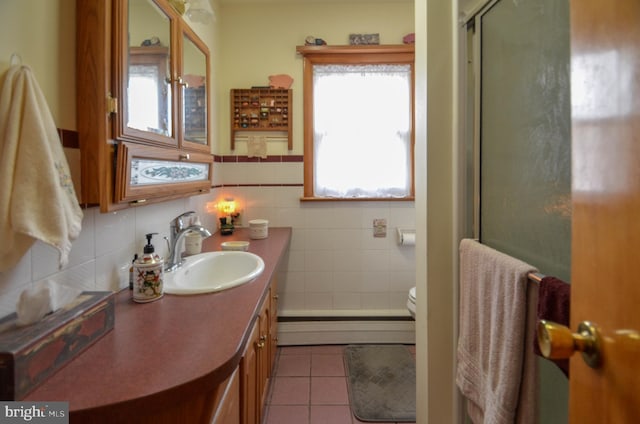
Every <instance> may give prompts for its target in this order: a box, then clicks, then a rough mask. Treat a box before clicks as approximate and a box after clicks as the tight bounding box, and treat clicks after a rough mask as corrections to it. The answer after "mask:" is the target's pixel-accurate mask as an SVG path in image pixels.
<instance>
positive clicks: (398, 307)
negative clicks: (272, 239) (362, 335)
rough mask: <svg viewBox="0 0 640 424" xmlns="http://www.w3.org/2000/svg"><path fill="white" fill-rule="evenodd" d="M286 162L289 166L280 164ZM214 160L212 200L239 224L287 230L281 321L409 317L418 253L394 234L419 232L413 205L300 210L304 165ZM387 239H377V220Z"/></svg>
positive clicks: (313, 205) (315, 205)
mask: <svg viewBox="0 0 640 424" xmlns="http://www.w3.org/2000/svg"><path fill="white" fill-rule="evenodd" d="M282 158H286V156H283V157H282ZM282 158H281V157H280V156H274V157H269V158H268V159H267V160H264V161H255V160H253V159H252V160H251V161H247V159H246V157H242V156H240V157H238V158H234V157H228V156H225V157H224V158H222V159H221V158H217V159H218V161H220V160H223V162H218V163H216V172H215V175H217V176H218V179H215V180H216V181H222V182H223V184H220V185H219V186H218V187H216V188H215V190H214V192H215V197H216V198H217V199H222V198H225V197H233V198H234V199H235V200H236V202H237V203H238V205H239V206H240V208H242V209H243V211H242V214H241V217H240V218H241V222H242V224H243V225H246V224H247V222H248V221H249V220H251V219H256V218H264V219H268V220H269V225H270V226H290V227H292V228H293V239H292V242H291V248H290V251H289V257H288V262H287V263H286V264H285V267H286V268H285V272H284V273H283V275H282V277H281V280H280V282H279V290H278V291H279V292H280V300H281V303H280V311H279V313H280V314H281V315H289V316H309V315H319V316H322V315H332V316H335V315H338V316H341V315H360V314H362V315H381V314H382V315H384V314H388V313H392V314H404V313H406V301H407V295H408V291H409V289H410V288H411V287H413V286H415V252H414V248H413V247H409V246H399V245H398V244H397V241H396V233H395V232H396V228H397V227H403V228H415V212H414V204H413V202H396V201H380V202H301V201H300V197H301V196H302V193H303V188H302V178H303V164H302V162H301V159H302V158H298V159H295V158H291V157H289V158H288V159H282ZM376 218H384V219H386V220H387V237H386V238H374V237H373V220H374V219H376Z"/></svg>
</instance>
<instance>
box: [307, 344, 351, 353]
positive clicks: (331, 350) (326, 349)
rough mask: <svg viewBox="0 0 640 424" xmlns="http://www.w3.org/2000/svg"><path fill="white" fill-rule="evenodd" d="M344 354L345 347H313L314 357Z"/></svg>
mask: <svg viewBox="0 0 640 424" xmlns="http://www.w3.org/2000/svg"><path fill="white" fill-rule="evenodd" d="M343 353H344V346H343V345H318V346H311V354H312V355H342V354H343Z"/></svg>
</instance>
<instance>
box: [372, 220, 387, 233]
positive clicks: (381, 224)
mask: <svg viewBox="0 0 640 424" xmlns="http://www.w3.org/2000/svg"><path fill="white" fill-rule="evenodd" d="M373 236H374V237H386V236H387V220H386V219H384V218H379V219H374V220H373Z"/></svg>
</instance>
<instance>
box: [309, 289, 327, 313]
mask: <svg viewBox="0 0 640 424" xmlns="http://www.w3.org/2000/svg"><path fill="white" fill-rule="evenodd" d="M304 306H305V309H311V310H314V309H315V310H327V309H333V294H331V293H310V292H307V293H305V297H304Z"/></svg>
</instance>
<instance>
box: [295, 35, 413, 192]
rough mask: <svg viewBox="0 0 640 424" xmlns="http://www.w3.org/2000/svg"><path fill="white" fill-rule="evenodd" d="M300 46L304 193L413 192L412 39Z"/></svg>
mask: <svg viewBox="0 0 640 424" xmlns="http://www.w3.org/2000/svg"><path fill="white" fill-rule="evenodd" d="M298 51H299V52H301V53H302V54H303V55H304V60H305V68H304V125H305V129H304V138H305V146H304V147H305V151H304V161H305V162H304V166H305V181H304V186H305V187H304V199H307V200H319V199H323V200H329V199H331V200H335V199H339V200H371V199H375V200H377V199H399V200H413V195H414V193H413V46H341V47H322V48H313V47H311V48H306V47H299V48H298Z"/></svg>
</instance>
